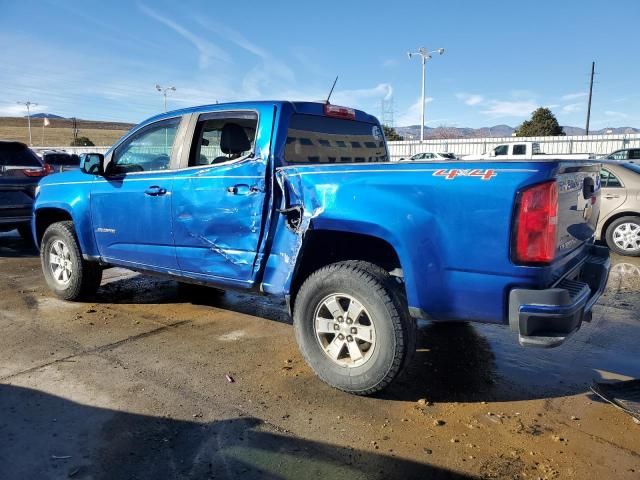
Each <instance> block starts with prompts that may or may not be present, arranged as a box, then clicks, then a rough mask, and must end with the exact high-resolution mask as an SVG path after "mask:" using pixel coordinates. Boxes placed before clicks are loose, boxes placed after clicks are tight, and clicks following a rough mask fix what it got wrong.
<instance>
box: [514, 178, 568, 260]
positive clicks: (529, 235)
mask: <svg viewBox="0 0 640 480" xmlns="http://www.w3.org/2000/svg"><path fill="white" fill-rule="evenodd" d="M515 228H516V231H515V258H514V261H515V262H516V263H550V262H551V261H552V260H553V258H554V257H555V253H556V233H557V229H558V186H557V184H556V182H555V181H552V182H547V183H543V184H541V185H536V186H535V187H531V188H529V189H527V190H525V191H524V192H522V193H521V194H520V199H519V202H518V210H517V212H516V223H515Z"/></svg>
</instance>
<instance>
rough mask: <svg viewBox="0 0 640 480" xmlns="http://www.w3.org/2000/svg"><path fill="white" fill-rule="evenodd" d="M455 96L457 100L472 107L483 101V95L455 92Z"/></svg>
mask: <svg viewBox="0 0 640 480" xmlns="http://www.w3.org/2000/svg"><path fill="white" fill-rule="evenodd" d="M456 97H457V98H458V100H462V101H463V102H464V103H465V104H466V105H469V106H472V107H473V106H475V105H480V104H481V103H482V102H484V97H483V96H482V95H477V94H469V93H456Z"/></svg>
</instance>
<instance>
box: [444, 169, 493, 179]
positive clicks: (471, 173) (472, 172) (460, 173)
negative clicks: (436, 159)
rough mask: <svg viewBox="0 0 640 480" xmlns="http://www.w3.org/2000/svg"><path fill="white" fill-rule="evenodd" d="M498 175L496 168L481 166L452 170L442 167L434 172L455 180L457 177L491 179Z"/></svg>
mask: <svg viewBox="0 0 640 480" xmlns="http://www.w3.org/2000/svg"><path fill="white" fill-rule="evenodd" d="M497 175H498V174H497V173H496V171H495V170H491V169H489V170H481V169H479V168H474V169H463V168H454V169H451V170H446V169H440V170H436V171H435V172H433V176H434V177H444V178H445V179H446V180H453V179H454V178H456V177H480V178H481V179H482V180H491V179H492V178H493V177H495V176H497Z"/></svg>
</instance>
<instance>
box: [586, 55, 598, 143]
mask: <svg viewBox="0 0 640 480" xmlns="http://www.w3.org/2000/svg"><path fill="white" fill-rule="evenodd" d="M595 72H596V62H591V82H589V106H588V107H587V128H585V130H586V134H587V135H589V120H591V96H592V95H593V75H594V74H595Z"/></svg>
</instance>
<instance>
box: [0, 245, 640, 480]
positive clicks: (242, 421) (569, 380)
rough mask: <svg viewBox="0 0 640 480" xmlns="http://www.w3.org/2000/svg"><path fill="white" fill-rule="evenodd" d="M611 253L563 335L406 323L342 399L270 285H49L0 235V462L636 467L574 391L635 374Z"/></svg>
mask: <svg viewBox="0 0 640 480" xmlns="http://www.w3.org/2000/svg"><path fill="white" fill-rule="evenodd" d="M613 260H614V261H613V263H614V267H613V271H612V273H611V277H610V281H609V285H608V289H607V293H606V295H604V296H603V297H602V299H601V300H600V302H599V305H597V307H596V309H595V313H594V320H593V322H592V323H591V324H586V325H584V326H583V328H582V329H581V330H580V331H579V332H578V333H577V334H576V335H575V336H574V337H573V338H572V339H571V340H570V341H569V342H568V343H566V344H565V345H563V346H562V347H560V348H557V349H553V350H532V349H523V348H521V347H519V346H518V344H517V338H516V337H515V336H514V334H513V333H511V332H510V331H508V330H507V329H506V328H505V327H500V326H492V325H471V324H429V323H424V324H420V337H419V345H418V351H417V353H416V356H415V359H414V362H413V363H412V365H411V366H410V368H409V370H408V372H407V374H406V375H405V376H404V377H403V378H402V379H401V381H399V382H397V383H396V384H394V386H393V387H392V388H390V389H389V390H387V391H386V392H385V393H384V394H383V395H380V396H378V397H375V398H360V397H354V396H350V395H347V394H344V393H341V392H338V391H336V390H333V389H331V388H330V387H328V386H326V385H325V384H323V383H322V382H320V381H319V380H318V379H317V378H316V377H315V376H314V375H313V373H312V372H311V370H310V369H309V368H308V367H307V366H306V365H305V364H304V362H303V360H302V358H301V356H300V354H299V353H298V350H297V347H296V344H295V341H294V338H293V332H292V327H291V325H290V322H289V319H288V317H287V315H286V313H285V310H284V306H283V305H281V304H279V303H274V302H273V301H270V300H267V299H265V298H260V297H251V296H247V295H242V294H232V293H227V294H225V295H218V294H216V293H215V291H211V292H210V293H208V294H206V295H200V296H197V297H193V296H192V295H190V294H188V293H184V291H183V290H181V289H179V288H178V287H177V285H176V283H174V282H171V281H165V280H159V279H154V278H150V277H144V276H140V275H136V274H132V273H131V272H128V271H126V270H120V269H111V270H107V271H106V272H105V279H104V280H103V284H102V287H101V288H100V290H99V292H98V295H97V297H96V298H95V300H94V301H93V302H92V303H67V302H63V301H60V300H57V299H55V298H54V297H53V296H52V295H51V294H50V293H49V291H48V290H47V288H46V286H45V284H44V280H43V278H42V274H41V271H40V262H39V258H38V257H37V255H36V252H34V251H32V250H30V249H28V248H26V247H25V246H24V244H23V243H21V241H20V240H19V239H18V237H17V236H15V235H12V234H3V235H0V478H1V479H4V480H10V479H48V478H55V479H57V478H60V479H62V478H74V479H136V478H140V479H142V478H144V479H160V478H176V479H194V478H198V479H200V478H216V479H220V478H240V477H241V478H274V479H275V478H278V479H279V478H292V479H299V478H309V479H310V478H327V479H334V478H335V479H342V478H345V479H347V478H348V479H350V480H355V479H373V478H380V479H391V478H402V479H410V478H421V479H445V478H446V479H449V478H497V479H529V478H532V479H538V478H540V479H563V478H571V479H573V478H575V479H591V478H594V479H595V478H606V479H612V480H613V479H638V478H640V425H637V424H636V423H634V421H633V420H632V419H631V418H630V417H629V416H628V415H626V414H625V413H623V412H621V411H619V410H617V409H615V408H614V407H612V406H610V405H608V404H605V403H602V402H601V401H598V400H597V399H596V398H595V397H594V396H593V395H592V394H590V393H589V385H590V384H591V382H592V381H593V380H600V379H626V378H640V359H639V358H638V352H640V318H639V316H640V314H639V313H638V312H640V261H639V260H638V259H630V258H622V257H615V258H614V259H613ZM227 375H229V376H230V377H231V378H232V379H233V380H234V381H233V382H229V381H228V379H227V378H226V376H227Z"/></svg>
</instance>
